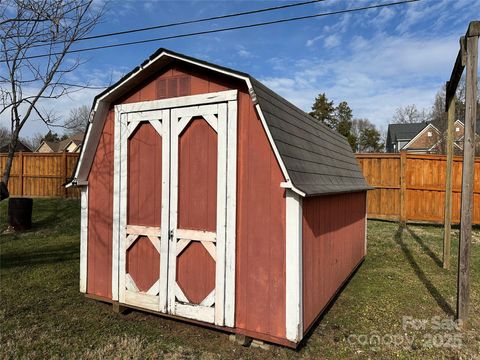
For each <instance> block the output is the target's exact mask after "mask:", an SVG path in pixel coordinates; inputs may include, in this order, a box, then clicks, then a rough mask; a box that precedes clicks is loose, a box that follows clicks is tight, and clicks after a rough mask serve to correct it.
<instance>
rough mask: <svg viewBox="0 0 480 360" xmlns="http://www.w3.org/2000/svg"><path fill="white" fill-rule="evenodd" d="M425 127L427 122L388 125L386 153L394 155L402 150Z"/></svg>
mask: <svg viewBox="0 0 480 360" xmlns="http://www.w3.org/2000/svg"><path fill="white" fill-rule="evenodd" d="M427 125H428V123H427V122H419V123H410V124H388V132H387V141H386V146H385V148H386V151H387V152H389V153H396V152H399V151H400V150H403V148H404V147H405V145H407V144H408V143H410V142H411V141H412V139H413V138H415V137H416V136H417V135H418V133H420V132H421V131H422V130H423V129H425V128H426V127H427Z"/></svg>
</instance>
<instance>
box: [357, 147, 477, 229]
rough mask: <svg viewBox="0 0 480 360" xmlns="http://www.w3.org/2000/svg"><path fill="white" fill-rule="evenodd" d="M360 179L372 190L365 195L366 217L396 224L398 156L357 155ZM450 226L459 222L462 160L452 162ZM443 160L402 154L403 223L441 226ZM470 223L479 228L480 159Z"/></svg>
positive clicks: (435, 157)
mask: <svg viewBox="0 0 480 360" xmlns="http://www.w3.org/2000/svg"><path fill="white" fill-rule="evenodd" d="M356 156H357V160H358V162H359V164H360V167H361V168H362V171H363V175H364V176H365V178H366V179H367V181H368V183H369V184H370V185H372V186H374V187H375V190H372V191H369V193H368V210H367V211H368V217H369V218H376V219H387V220H399V219H400V211H401V208H402V206H401V205H402V204H401V199H402V196H401V192H402V184H401V167H400V154H357V155H356ZM453 161H454V162H453V177H452V184H453V196H452V222H453V223H459V221H460V192H461V185H462V158H461V157H460V156H458V157H454V160H453ZM445 183H446V156H444V155H423V154H410V153H407V154H405V184H404V187H403V188H404V191H405V193H404V196H403V199H404V201H405V204H404V205H405V212H406V213H405V216H406V219H405V220H406V221H426V222H434V223H443V221H444V213H443V212H444V202H445ZM473 214H474V216H473V223H474V224H480V158H477V159H476V160H475V180H474V210H473Z"/></svg>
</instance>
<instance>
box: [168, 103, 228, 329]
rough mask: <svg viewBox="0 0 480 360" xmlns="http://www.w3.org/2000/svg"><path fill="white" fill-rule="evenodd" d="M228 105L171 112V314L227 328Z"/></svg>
mask: <svg viewBox="0 0 480 360" xmlns="http://www.w3.org/2000/svg"><path fill="white" fill-rule="evenodd" d="M226 108H227V107H226V104H213V105H205V106H192V107H187V108H181V109H172V111H171V129H172V130H171V192H170V194H171V202H170V227H171V229H172V232H173V234H172V235H173V236H172V238H171V245H170V249H169V251H170V258H169V262H170V265H169V289H168V297H169V311H170V312H171V313H173V314H176V315H180V316H185V317H189V318H194V319H197V320H201V321H207V322H212V323H213V322H215V323H216V324H218V325H223V301H224V291H223V289H224V278H225V273H224V271H225V262H224V261H225V257H224V254H225V241H224V239H225V210H224V209H225V204H226V193H225V176H226V173H225V172H226V146H225V145H226V121H227V118H226Z"/></svg>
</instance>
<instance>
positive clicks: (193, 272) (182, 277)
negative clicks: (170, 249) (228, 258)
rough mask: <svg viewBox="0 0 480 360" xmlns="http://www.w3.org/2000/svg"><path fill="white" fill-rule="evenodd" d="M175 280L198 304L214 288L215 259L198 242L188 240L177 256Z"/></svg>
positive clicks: (187, 295) (189, 297) (191, 300)
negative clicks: (187, 243)
mask: <svg viewBox="0 0 480 360" xmlns="http://www.w3.org/2000/svg"><path fill="white" fill-rule="evenodd" d="M176 280H177V283H178V286H180V288H181V289H182V291H183V293H184V294H185V296H186V297H187V299H188V300H189V301H190V302H191V303H194V304H200V303H201V302H202V300H203V299H205V297H206V296H207V295H208V294H209V293H210V292H211V291H212V290H213V289H214V288H215V261H214V260H213V259H212V257H211V256H210V254H209V253H208V252H207V250H206V249H205V247H204V246H203V245H202V244H201V243H200V242H198V241H192V242H190V244H189V245H188V246H187V248H186V249H185V250H183V252H182V253H181V254H180V256H178V257H177V279H176Z"/></svg>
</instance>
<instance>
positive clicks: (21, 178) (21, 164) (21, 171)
mask: <svg viewBox="0 0 480 360" xmlns="http://www.w3.org/2000/svg"><path fill="white" fill-rule="evenodd" d="M18 161H19V162H20V173H19V174H18V176H19V180H20V181H19V182H20V196H23V172H24V167H23V151H20V156H19V158H18Z"/></svg>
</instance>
